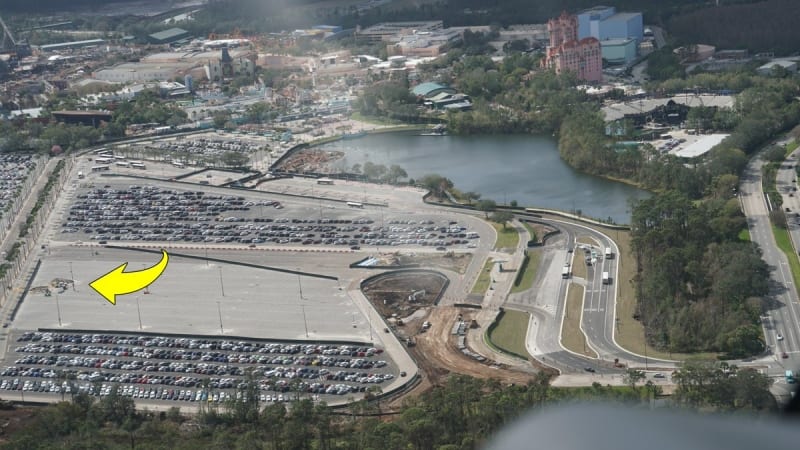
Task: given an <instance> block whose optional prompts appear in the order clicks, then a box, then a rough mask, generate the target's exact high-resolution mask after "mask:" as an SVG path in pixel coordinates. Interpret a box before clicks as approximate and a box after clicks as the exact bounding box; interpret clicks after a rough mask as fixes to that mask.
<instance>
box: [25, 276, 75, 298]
mask: <svg viewBox="0 0 800 450" xmlns="http://www.w3.org/2000/svg"><path fill="white" fill-rule="evenodd" d="M73 283H74V282H73V281H72V280H68V279H66V278H53V279H52V280H51V281H50V283H48V284H47V286H33V287H31V288H30V290H29V291H28V292H30V293H31V294H44V296H46V297H49V296H50V295H51V294H52V292H53V290H57V291H58V292H57V293H59V294H61V293H63V292H64V291H66V290H67V289H69V287H70V286H72V284H73Z"/></svg>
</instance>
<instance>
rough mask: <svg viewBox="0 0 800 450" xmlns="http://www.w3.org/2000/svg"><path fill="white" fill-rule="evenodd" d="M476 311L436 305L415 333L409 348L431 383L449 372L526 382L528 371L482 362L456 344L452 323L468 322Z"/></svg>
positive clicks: (528, 378) (531, 374) (528, 376)
mask: <svg viewBox="0 0 800 450" xmlns="http://www.w3.org/2000/svg"><path fill="white" fill-rule="evenodd" d="M473 314H475V310H472V309H468V308H457V307H454V306H438V307H436V308H434V309H433V310H432V311H431V313H430V314H429V315H428V317H427V320H428V321H429V322H430V323H431V327H430V329H429V330H428V331H427V332H425V333H420V334H418V335H416V337H415V342H416V345H415V346H413V347H410V348H409V351H410V352H411V355H412V356H413V357H414V359H415V361H416V362H417V364H418V365H419V367H420V368H421V369H422V371H423V372H424V373H425V375H426V376H427V377H428V378H429V380H428V381H429V382H430V383H431V384H432V385H437V384H440V383H442V382H443V381H444V379H445V378H446V377H447V376H448V375H449V374H450V373H458V374H464V375H470V376H473V377H479V378H497V379H502V380H503V381H504V382H507V383H521V384H524V383H527V382H528V381H530V380H532V379H533V376H534V375H533V372H534V371H535V369H537V368H535V367H534V366H533V365H531V372H530V373H528V372H522V371H520V370H516V369H513V368H510V367H508V366H506V365H504V364H498V363H492V362H489V363H481V362H478V361H477V360H475V359H472V358H470V357H468V356H466V355H465V354H463V353H462V352H461V351H460V350H459V349H458V346H457V341H456V336H455V335H453V334H452V329H453V324H454V323H455V322H456V321H457V320H458V318H459V316H460V317H461V319H462V320H464V321H466V322H467V323H469V322H470V321H471V320H472V318H473V317H472V316H473Z"/></svg>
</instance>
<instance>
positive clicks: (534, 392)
mask: <svg viewBox="0 0 800 450" xmlns="http://www.w3.org/2000/svg"><path fill="white" fill-rule="evenodd" d="M673 378H674V379H675V380H676V383H677V384H678V389H677V391H676V393H675V395H674V403H675V404H676V405H681V406H685V407H689V408H694V409H702V410H704V411H715V410H716V411H730V410H740V411H741V410H745V411H767V412H768V411H775V409H776V406H775V402H774V400H772V397H771V396H770V394H769V391H768V389H769V386H770V384H771V383H770V381H771V380H770V379H769V378H768V377H766V376H765V375H761V374H760V373H758V372H757V371H754V370H751V369H737V368H736V367H735V366H727V365H724V366H723V365H721V364H719V363H711V362H702V361H700V362H692V363H688V364H687V365H686V367H684V368H682V369H680V370H678V371H677V372H676V373H675V375H674V377H673ZM643 380H644V376H643V373H641V372H639V371H635V370H629V371H628V373H626V375H625V381H626V384H627V386H622V387H611V386H603V385H601V384H600V383H593V384H592V386H591V387H583V388H554V387H551V386H550V376H549V375H547V374H545V373H539V374H537V375H536V376H535V377H534V378H533V379H532V380H531V381H529V382H528V383H527V384H524V385H514V384H511V385H509V384H506V383H503V382H501V381H499V380H496V379H490V380H481V379H476V378H471V377H469V376H464V375H453V376H451V377H449V378H448V379H447V380H446V381H445V382H444V383H443V384H441V385H439V386H436V387H433V388H432V389H430V390H429V391H428V392H426V393H425V395H419V396H413V397H408V398H407V399H405V401H404V402H403V404H402V406H400V407H399V408H397V409H394V410H392V411H387V405H386V404H385V402H384V401H382V400H380V399H377V398H375V397H374V396H372V395H370V396H369V397H370V398H367V399H364V400H359V401H356V402H354V403H353V404H351V406H350V407H349V408H348V409H347V410H334V409H332V408H330V407H329V406H327V405H326V404H325V403H314V402H312V401H311V400H310V399H308V398H306V396H305V395H304V394H301V393H296V394H292V395H291V397H292V403H291V405H290V406H288V407H287V406H286V405H285V404H283V403H277V404H274V403H270V404H267V405H263V404H260V403H259V391H258V385H257V383H255V382H254V379H253V378H252V377H251V378H248V381H246V382H245V383H243V385H242V386H240V388H239V390H238V395H237V397H236V398H238V399H234V400H230V401H228V402H227V403H225V404H224V405H222V406H212V405H208V406H205V405H202V404H201V409H200V413H199V414H198V415H197V416H196V417H194V418H189V417H186V416H182V415H181V414H180V413H179V411H178V410H177V408H173V409H171V410H169V411H163V412H153V411H147V410H138V409H136V408H135V405H134V403H133V400H131V399H130V398H128V397H123V396H120V395H118V394H117V393H116V392H115V391H114V390H113V389H112V391H111V393H110V394H109V395H108V396H106V397H101V398H100V399H96V398H94V397H91V396H88V395H85V394H75V395H74V396H73V397H72V398H71V399H70V401H64V402H61V403H58V404H55V405H51V406H47V407H43V408H40V409H37V410H36V411H35V413H34V417H33V419H32V420H31V421H29V422H28V423H27V424H26V425H25V426H24V427H22V429H19V430H18V431H16V432H15V433H13V434H12V435H10V436H7V441H6V443H5V444H4V445H3V446H2V447H3V448H7V449H26V450H29V449H36V448H53V447H58V448H65V449H72V448H76V449H77V448H86V447H87V444H89V443H90V445H89V446H91V447H92V448H169V449H195V448H232V449H239V448H241V449H248V450H249V449H270V450H279V449H287V450H288V449H311V448H316V449H354V450H361V449H375V448H385V449H398V450H399V449H408V448H415V449H434V448H436V449H474V448H479V447H481V446H482V445H484V444H485V443H486V442H487V440H488V439H489V438H490V437H491V436H492V434H493V433H495V432H497V431H498V430H499V429H501V428H502V427H504V426H506V425H508V424H509V423H510V422H512V421H513V420H514V419H516V418H517V417H519V416H520V415H522V414H524V413H526V412H529V411H542V412H546V411H547V410H548V409H549V408H551V407H553V406H555V405H557V404H561V403H569V402H575V401H603V402H613V403H624V404H626V405H629V406H630V407H633V408H638V409H639V410H641V411H642V413H643V414H647V412H646V411H647V405H648V400H649V399H651V398H654V397H655V396H659V395H660V394H661V388H660V387H659V386H657V385H654V384H653V383H652V382H649V381H648V382H646V383H644V384H643V383H642V381H643Z"/></svg>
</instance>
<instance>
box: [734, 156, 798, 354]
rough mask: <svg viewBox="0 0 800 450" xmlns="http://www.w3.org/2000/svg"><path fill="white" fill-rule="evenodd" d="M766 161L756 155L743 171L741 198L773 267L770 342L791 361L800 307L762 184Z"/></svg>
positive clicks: (753, 233) (752, 233)
mask: <svg viewBox="0 0 800 450" xmlns="http://www.w3.org/2000/svg"><path fill="white" fill-rule="evenodd" d="M763 164H764V162H763V160H762V159H761V158H754V159H753V160H751V162H750V164H748V166H747V168H746V169H745V171H744V173H743V174H742V178H741V186H740V195H739V198H740V200H741V202H742V208H743V209H744V213H745V215H746V216H747V223H748V227H749V229H750V239H751V241H752V242H754V243H756V244H758V246H759V247H760V248H761V250H762V258H763V259H764V261H765V262H766V263H767V264H768V265H769V267H770V300H771V301H770V308H769V310H768V312H767V313H766V314H765V316H764V317H763V319H762V322H763V326H764V335H765V338H766V344H767V345H768V346H769V348H770V349H771V350H773V353H774V354H780V353H781V352H786V353H787V354H788V355H789V356H790V361H791V360H793V359H795V358H797V359H800V354H798V353H800V328H799V327H798V324H800V311H798V303H797V302H798V298H797V290H796V288H795V286H794V282H793V280H792V275H791V270H790V269H789V264H788V261H787V258H786V255H785V254H784V253H783V252H781V250H780V249H778V248H777V246H776V245H775V238H774V236H773V233H772V225H771V223H770V220H769V209H768V203H767V199H766V197H765V196H764V192H763V189H762V187H761V167H762V166H763ZM785 176H786V175H783V177H785ZM789 182H790V183H791V180H789ZM781 183H782V184H783V183H785V181H783V182H781ZM789 208H791V207H789Z"/></svg>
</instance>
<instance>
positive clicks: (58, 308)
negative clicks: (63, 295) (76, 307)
mask: <svg viewBox="0 0 800 450" xmlns="http://www.w3.org/2000/svg"><path fill="white" fill-rule="evenodd" d="M56 311H57V312H58V326H59V327H60V326H61V304H60V303H59V302H58V294H56Z"/></svg>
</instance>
